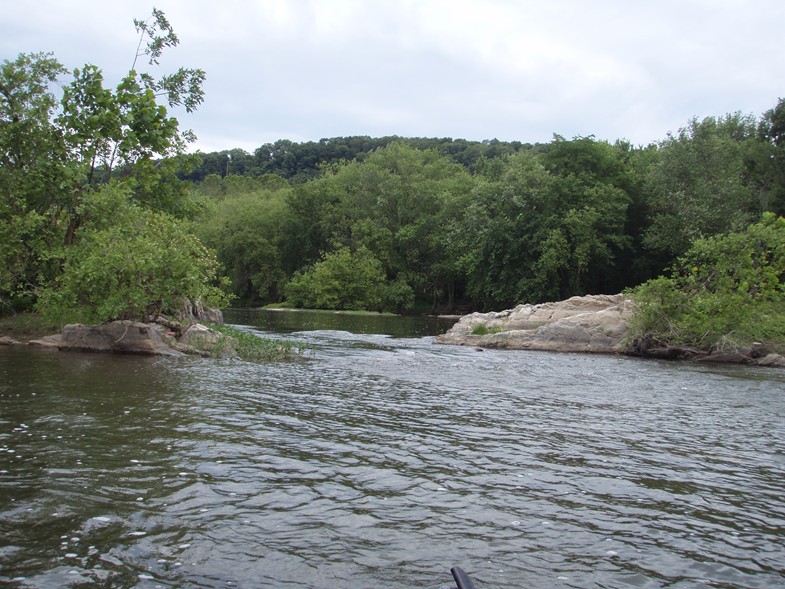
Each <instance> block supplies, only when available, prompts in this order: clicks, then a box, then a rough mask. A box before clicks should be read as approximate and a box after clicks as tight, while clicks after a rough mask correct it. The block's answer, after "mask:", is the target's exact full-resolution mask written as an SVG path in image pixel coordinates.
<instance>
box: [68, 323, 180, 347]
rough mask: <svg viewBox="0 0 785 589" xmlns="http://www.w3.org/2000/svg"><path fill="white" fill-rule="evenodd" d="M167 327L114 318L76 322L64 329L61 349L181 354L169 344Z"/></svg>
mask: <svg viewBox="0 0 785 589" xmlns="http://www.w3.org/2000/svg"><path fill="white" fill-rule="evenodd" d="M167 339H169V338H168V336H167V335H166V329H165V328H164V327H162V326H160V325H155V324H152V323H140V322H138V321H112V322H111V323H105V324H102V325H83V324H81V323H75V324H71V325H66V326H65V327H64V328H63V332H62V337H61V340H60V345H59V347H60V349H61V350H65V351H79V352H117V353H124V354H152V355H164V356H179V355H181V352H179V351H177V350H174V349H173V348H172V347H171V346H170V345H169V344H168V343H167V341H166V340H167Z"/></svg>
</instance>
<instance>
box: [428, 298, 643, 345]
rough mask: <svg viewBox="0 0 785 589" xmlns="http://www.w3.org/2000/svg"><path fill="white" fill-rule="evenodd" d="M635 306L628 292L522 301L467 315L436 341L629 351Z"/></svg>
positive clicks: (461, 343) (443, 342)
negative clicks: (530, 302) (499, 309)
mask: <svg viewBox="0 0 785 589" xmlns="http://www.w3.org/2000/svg"><path fill="white" fill-rule="evenodd" d="M633 308H634V307H633V303H632V301H630V300H629V299H627V298H626V297H624V296H623V295H589V296H584V297H572V298H570V299H567V300H566V301H561V302H556V303H542V304H539V305H518V306H517V307H515V308H514V309H511V310H508V311H502V312H499V313H472V314H471V315H467V316H465V317H463V318H462V319H461V320H460V321H458V323H456V324H455V325H454V326H453V327H452V328H451V329H450V330H449V331H448V332H447V333H445V334H444V335H441V336H439V337H437V338H436V341H437V342H438V343H442V344H457V345H469V346H477V347H480V348H510V349H525V350H546V351H551V352H593V353H624V352H626V336H627V322H628V320H629V318H630V316H631V315H632V312H633Z"/></svg>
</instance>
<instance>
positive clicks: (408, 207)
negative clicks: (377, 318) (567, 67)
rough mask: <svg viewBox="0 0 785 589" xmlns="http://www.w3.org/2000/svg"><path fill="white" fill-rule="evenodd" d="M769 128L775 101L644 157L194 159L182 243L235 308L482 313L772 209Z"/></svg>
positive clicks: (567, 151)
mask: <svg viewBox="0 0 785 589" xmlns="http://www.w3.org/2000/svg"><path fill="white" fill-rule="evenodd" d="M784 131H785V101H783V100H780V101H779V102H778V103H777V104H776V105H775V106H774V108H772V109H771V110H770V111H768V112H766V113H764V114H763V115H762V116H761V117H760V118H756V117H753V116H750V115H742V114H739V113H735V114H728V115H724V116H719V117H708V118H705V119H702V120H698V119H693V120H691V121H688V122H687V124H686V125H685V126H684V127H683V128H682V129H679V130H678V132H676V133H671V134H667V135H666V136H665V138H664V139H663V140H661V141H659V142H657V143H656V144H652V145H648V146H633V145H631V144H629V143H628V142H625V141H621V140H620V141H616V142H613V143H610V142H606V141H599V140H596V139H594V138H593V137H578V138H573V139H565V138H562V137H558V136H557V137H554V139H553V141H552V142H550V143H547V144H538V145H528V144H523V143H517V142H516V143H503V142H498V141H487V142H469V141H462V140H452V139H430V140H428V139H400V138H384V139H377V140H373V139H370V138H367V137H355V138H353V137H349V138H337V139H329V140H327V139H325V140H322V141H320V142H318V143H313V142H312V143H304V144H296V143H291V142H287V141H280V142H277V143H275V144H272V145H264V146H262V147H260V148H259V149H258V150H256V152H255V153H254V154H253V155H250V154H248V153H246V152H243V151H242V150H232V151H230V152H221V153H212V154H204V155H202V162H203V163H202V165H201V167H199V168H197V169H196V170H195V171H194V172H193V174H191V175H190V176H189V177H192V178H200V177H201V178H202V179H201V180H200V181H197V182H194V183H193V187H194V191H195V192H196V194H198V195H199V196H200V197H201V198H202V199H203V202H204V204H205V209H204V212H203V214H202V215H201V216H199V217H198V219H197V221H196V222H195V224H194V230H195V231H196V233H197V234H198V235H199V236H200V238H201V239H202V240H203V241H204V242H205V243H206V244H207V245H209V246H210V247H211V248H213V249H214V250H215V251H216V252H217V255H218V258H219V260H220V261H221V262H222V264H223V265H224V268H225V270H226V272H227V274H228V276H229V277H230V279H231V281H232V289H233V292H234V294H235V295H236V296H237V297H238V299H239V300H240V301H243V302H246V303H249V304H260V303H270V302H281V301H286V302H287V303H289V304H293V305H296V306H303V307H319V308H328V309H339V308H363V309H379V310H382V309H385V310H396V311H403V310H407V309H411V308H413V307H415V306H416V307H417V308H420V309H426V308H427V309H433V310H436V311H444V310H452V309H454V308H455V307H456V305H460V306H461V307H462V308H467V307H468V306H470V307H471V308H473V309H477V310H480V309H486V310H487V309H500V308H505V307H509V306H512V305H515V304H517V303H518V302H521V301H527V302H540V301H545V300H556V299H562V298H565V297H568V296H571V295H576V294H590V293H615V292H620V291H621V290H623V289H624V288H627V287H631V286H635V285H638V284H640V283H642V282H644V281H646V280H648V279H650V278H653V277H655V276H657V275H659V274H660V273H661V272H662V271H663V270H664V269H666V268H668V267H669V266H671V265H672V264H673V263H674V262H675V261H676V259H677V258H679V256H681V255H683V254H684V253H685V252H686V251H687V250H688V249H689V247H690V244H691V243H692V242H693V241H694V240H695V239H698V238H703V237H710V236H713V235H719V234H724V233H727V232H730V231H737V230H742V229H744V228H746V227H747V226H749V225H750V224H752V223H754V222H756V221H757V220H759V219H760V217H761V215H762V213H764V212H766V211H771V212H774V213H776V214H779V215H781V214H783V213H785V139H784V137H785V134H784ZM206 172H210V173H206ZM227 172H228V173H227Z"/></svg>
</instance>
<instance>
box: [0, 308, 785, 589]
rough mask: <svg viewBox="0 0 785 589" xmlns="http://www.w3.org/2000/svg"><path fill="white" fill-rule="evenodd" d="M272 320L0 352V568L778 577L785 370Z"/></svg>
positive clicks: (259, 583) (578, 580)
mask: <svg viewBox="0 0 785 589" xmlns="http://www.w3.org/2000/svg"><path fill="white" fill-rule="evenodd" d="M233 320H234V321H238V319H237V318H233ZM238 322H239V323H243V324H246V325H247V324H249V323H251V321H248V320H247V317H246V318H245V320H244V321H238ZM283 331H286V332H287V337H289V338H295V339H300V340H303V341H306V342H308V343H310V344H311V346H312V348H313V352H312V354H311V356H310V357H309V359H307V360H305V361H301V362H296V363H283V364H270V365H255V364H247V363H243V362H239V361H226V360H223V361H218V360H195V359H186V360H174V361H173V360H171V359H166V360H158V359H148V358H135V357H127V356H99V355H67V354H60V353H47V352H31V351H26V350H17V349H9V348H0V538H2V540H1V541H0V584H7V585H9V586H19V587H62V586H73V587H104V586H106V587H157V586H161V587H357V588H370V587H389V588H404V587H431V588H434V589H436V588H437V587H439V586H441V585H443V584H446V583H448V581H449V573H448V569H449V567H450V566H452V565H455V564H459V565H461V566H463V567H464V568H465V569H467V570H468V571H470V572H471V573H472V576H473V578H474V579H475V581H476V583H477V584H478V586H479V587H480V589H482V588H488V587H496V588H502V587H504V588H513V587H516V588H517V587H533V588H545V587H597V588H599V587H614V588H615V587H618V588H622V587H630V586H632V587H645V588H648V587H652V588H653V587H657V588H659V587H684V588H686V587H726V588H730V587H778V586H785V565H783V564H782V563H785V548H784V547H783V538H785V503H784V502H783V493H784V492H785V476H783V475H785V397H784V394H785V373H783V372H778V371H774V370H751V369H748V368H742V367H722V368H718V367H714V368H708V367H697V366H688V365H678V364H665V363H656V362H641V361H637V360H631V359H623V358H614V357H590V356H578V355H552V354H538V353H530V352H491V351H488V352H482V353H479V352H475V351H473V350H471V349H464V348H454V347H442V346H436V345H434V344H433V343H432V340H431V338H428V337H424V338H422V337H419V338H406V337H403V336H402V335H401V336H400V337H397V338H389V337H384V336H380V335H374V334H373V332H374V330H372V329H369V330H367V332H368V333H367V334H366V335H353V334H351V333H349V332H348V331H346V330H338V329H336V326H335V325H332V324H331V325H330V326H329V329H327V330H313V329H306V330H300V331H298V330H296V329H284V330H283ZM22 577H24V579H21V578H22ZM14 579H17V580H14Z"/></svg>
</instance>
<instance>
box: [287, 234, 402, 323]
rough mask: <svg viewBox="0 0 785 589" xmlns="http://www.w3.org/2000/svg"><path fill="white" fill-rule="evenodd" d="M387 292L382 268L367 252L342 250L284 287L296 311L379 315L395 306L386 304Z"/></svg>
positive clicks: (299, 273) (294, 277)
mask: <svg viewBox="0 0 785 589" xmlns="http://www.w3.org/2000/svg"><path fill="white" fill-rule="evenodd" d="M386 289H387V277H386V276H385V273H384V270H383V268H382V264H381V262H379V260H377V259H376V258H375V257H374V256H373V254H372V253H371V252H370V251H369V250H367V249H366V248H360V249H359V250H357V251H354V252H353V251H351V250H350V249H349V248H347V247H342V248H339V249H337V250H335V251H333V252H330V253H327V254H325V255H324V256H323V257H322V259H321V260H320V261H318V262H317V263H315V264H314V265H313V266H311V267H309V268H307V269H305V270H304V271H302V272H298V273H296V274H295V275H294V276H293V277H292V280H291V281H290V282H289V284H288V285H287V286H286V297H287V299H288V300H289V302H290V303H292V304H294V305H295V306H298V307H307V308H312V309H354V310H360V309H371V310H379V311H381V310H382V309H384V308H385V306H386V304H387V305H389V304H390V303H392V304H394V303H395V302H396V301H389V300H386V298H387V293H386Z"/></svg>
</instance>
